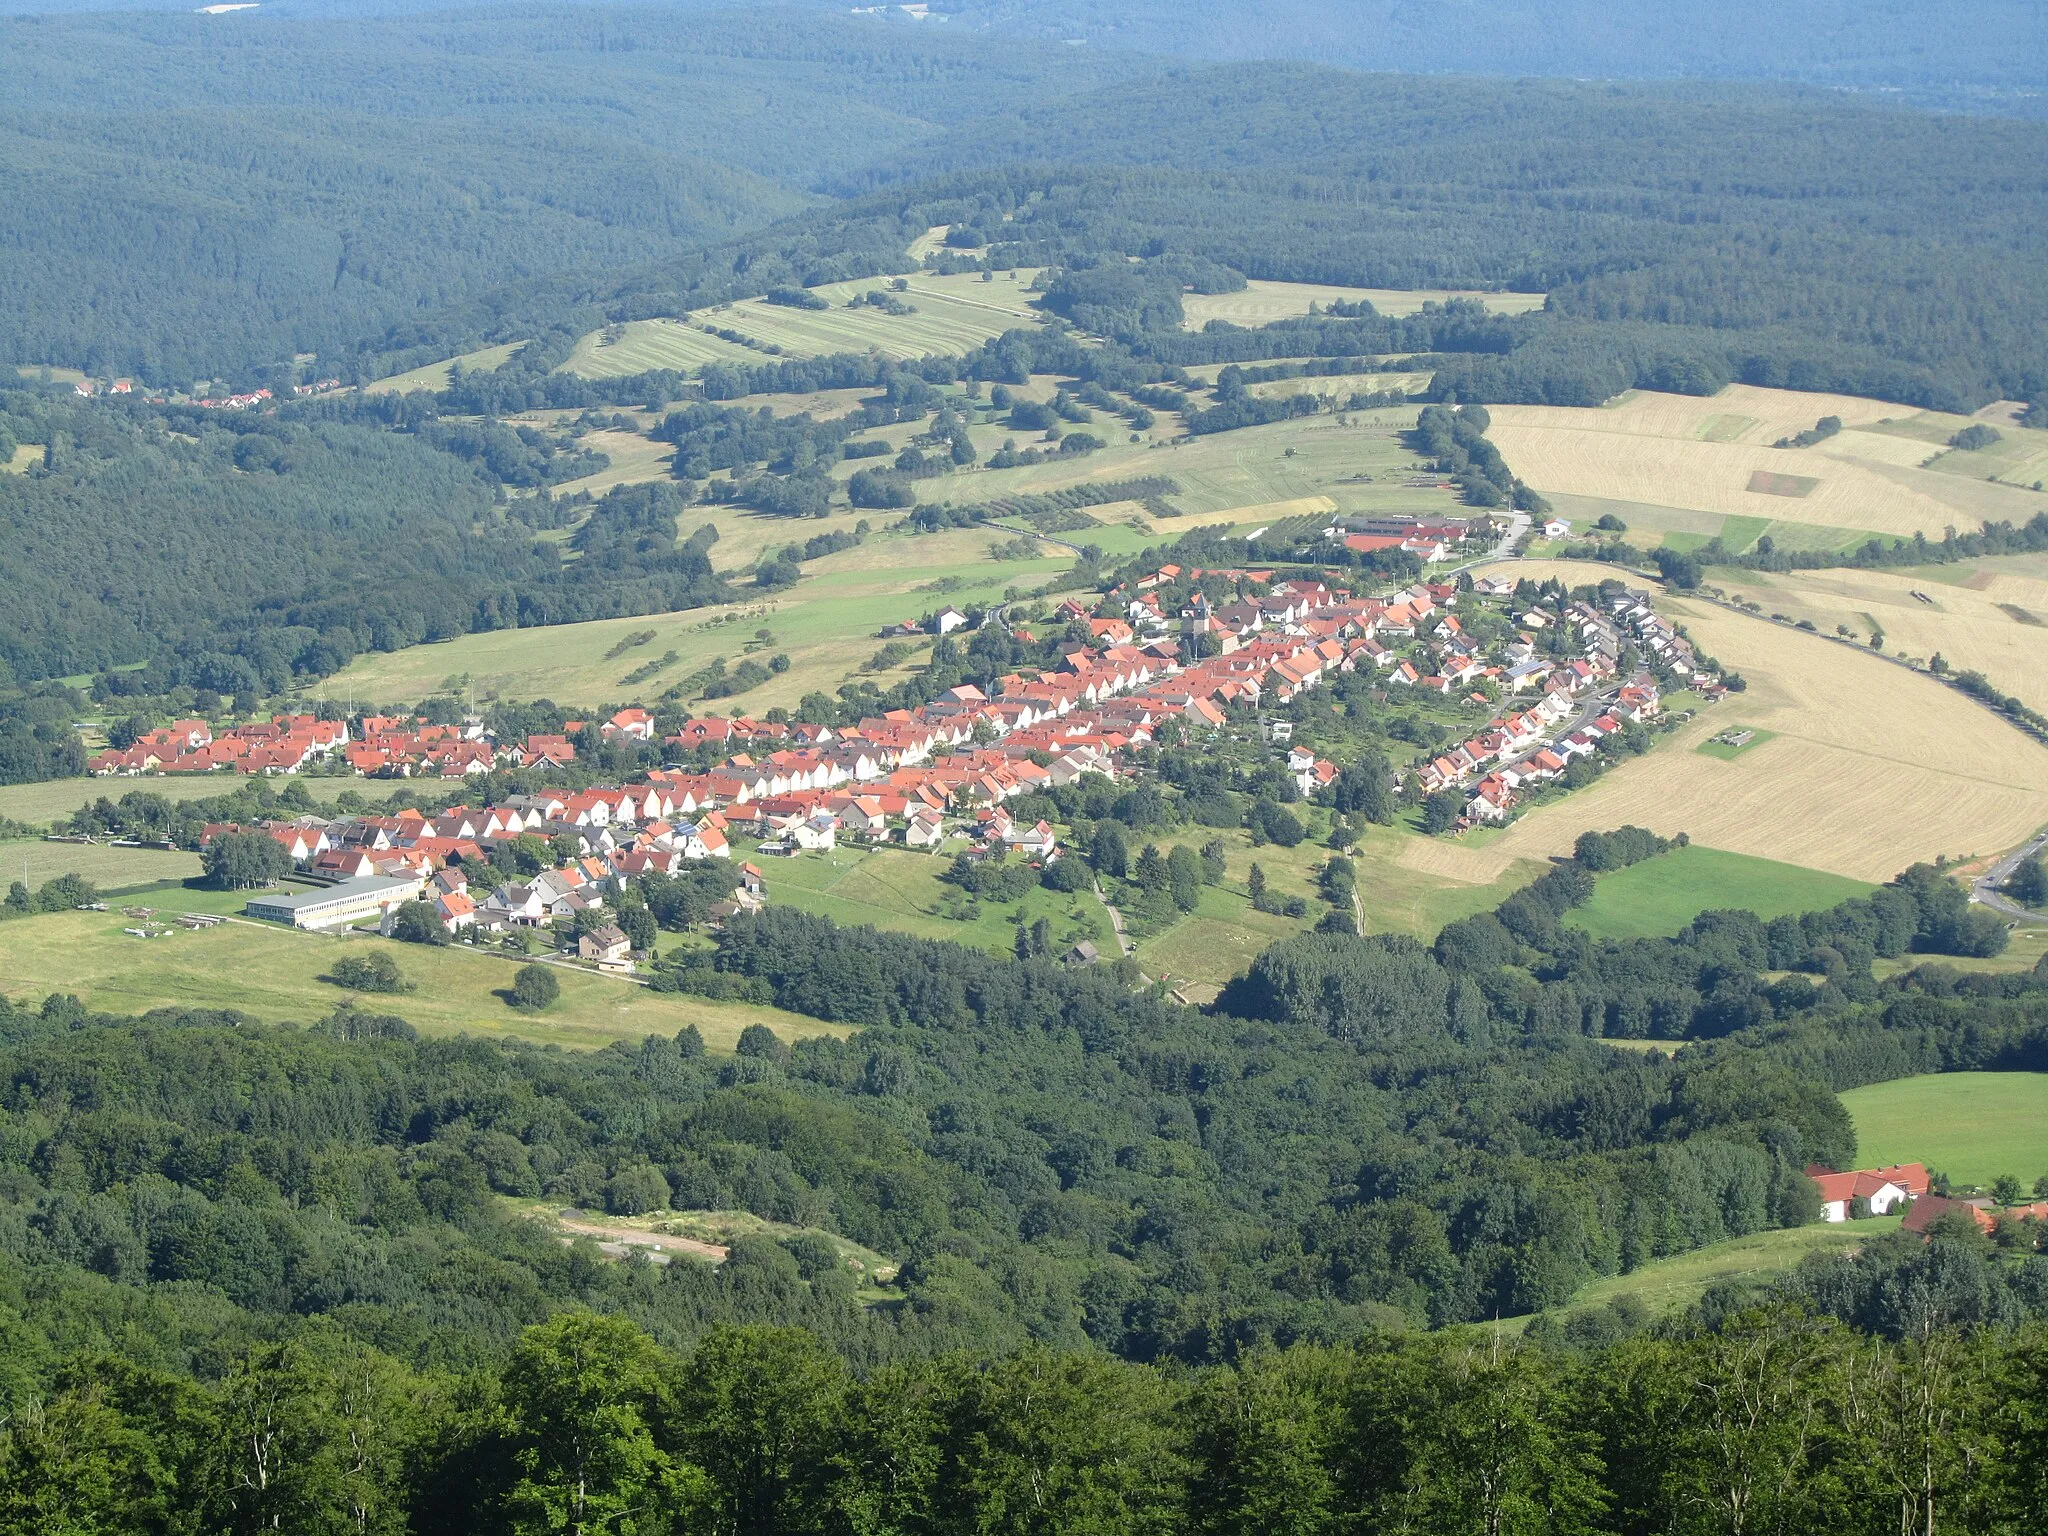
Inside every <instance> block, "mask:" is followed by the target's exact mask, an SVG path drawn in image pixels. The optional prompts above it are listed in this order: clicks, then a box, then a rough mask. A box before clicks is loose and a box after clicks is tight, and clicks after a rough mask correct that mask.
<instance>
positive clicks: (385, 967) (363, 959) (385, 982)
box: [334, 950, 412, 992]
mask: <svg viewBox="0 0 2048 1536" xmlns="http://www.w3.org/2000/svg"><path fill="white" fill-rule="evenodd" d="M334 981H335V985H337V986H342V987H347V988H348V989H349V990H350V991H351V992H410V991H411V990H412V983H411V982H409V981H407V980H406V979H405V975H404V973H403V972H402V971H400V970H399V969H398V962H397V961H396V960H394V959H392V958H391V957H390V956H389V955H387V954H385V953H384V952H383V951H382V950H375V951H373V952H371V953H370V954H367V955H347V956H344V957H343V958H342V959H340V960H337V961H336V962H335V965H334Z"/></svg>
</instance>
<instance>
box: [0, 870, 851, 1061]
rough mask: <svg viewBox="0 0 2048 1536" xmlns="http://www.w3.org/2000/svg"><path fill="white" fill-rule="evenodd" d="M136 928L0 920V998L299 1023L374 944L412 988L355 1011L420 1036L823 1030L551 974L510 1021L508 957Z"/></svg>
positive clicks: (168, 911)
mask: <svg viewBox="0 0 2048 1536" xmlns="http://www.w3.org/2000/svg"><path fill="white" fill-rule="evenodd" d="M136 899H137V900H138V901H143V902H145V903H146V904H147V905H149V906H152V907H154V908H156V909H157V913H158V919H157V920H158V921H165V920H169V919H174V918H175V917H176V916H177V915H178V914H180V913H184V912H229V913H238V912H240V910H241V908H242V904H243V903H244V902H245V901H247V899H248V897H247V894H246V893H228V892H214V891H200V890H185V889H178V888H172V889H168V890H162V891H157V892H154V893H152V894H150V895H149V896H147V897H138V898H136ZM135 923H136V919H134V918H131V917H126V916H123V915H122V913H121V912H120V911H119V909H118V907H117V908H116V909H114V910H111V911H107V912H57V913H50V914H47V915H45V916H41V917H24V918H15V919H13V920H12V921H8V922H0V993H5V994H6V995H7V996H9V997H13V998H16V999H23V998H26V999H30V1000H40V999H41V998H44V997H47V996H49V995H50V994H51V993H53V992H64V993H71V994H74V995H76V996H77V997H78V998H79V999H80V1000H81V1001H83V1002H84V1003H86V1004H87V1005H88V1006H90V1007H93V1008H97V1009H102V1010H105V1011H106V1012H109V1013H119V1014H133V1013H142V1012H145V1011H147V1010H149V1009H152V1008H235V1009H240V1010H241V1011H243V1012H245V1013H249V1014H252V1015H254V1016H255V1017H257V1018H259V1019H262V1020H264V1021H266V1022H270V1023H275V1022H278V1021H281V1020H286V1019H291V1020H296V1021H298V1022H300V1023H310V1022H312V1021H313V1020H315V1019H318V1018H322V1017H325V1016H326V1015H327V1014H329V1013H331V1012H332V1011H333V1009H334V1006H335V1004H336V1003H338V1002H339V1001H340V1000H341V999H342V998H343V997H345V996H347V995H348V994H347V993H345V992H344V991H343V990H342V989H341V988H339V987H336V986H334V985H333V984H332V983H329V982H325V981H322V980H321V979H320V977H321V976H323V975H324V974H326V973H327V971H328V969H329V968H330V967H331V966H332V965H333V964H334V962H335V961H336V960H337V959H339V958H340V957H341V956H343V955H345V954H351V953H353V954H361V953H365V952H367V950H368V948H369V947H371V946H376V945H381V946H384V947H385V949H386V951H387V952H388V953H390V954H391V955H393V956H394V958H396V959H397V961H398V964H399V968H400V969H401V970H402V971H403V972H404V973H405V975H406V977H407V979H409V980H411V981H412V982H414V983H415V984H416V988H417V990H415V991H413V992H410V993H407V994H405V995H403V996H394V997H369V998H364V999H363V1004H364V1006H365V1007H368V1008H371V1009H374V1010H375V1011H378V1012H384V1013H395V1014H398V1015H400V1016H401V1017H403V1018H405V1019H407V1020H409V1021H411V1023H412V1024H413V1025H414V1026H415V1027H417V1028H418V1029H419V1030H420V1031H421V1032H422V1033H428V1034H456V1033H462V1032H466V1033H469V1034H479V1035H508V1036H509V1035H517V1036H519V1037H521V1038H523V1039H527V1040H532V1041H536V1042H538V1043H541V1044H555V1045H565V1046H576V1047H584V1048H594V1047H597V1046H601V1045H605V1044H607V1043H609V1042H610V1041H612V1040H618V1039H628V1040H636V1039H639V1038H641V1037H642V1036H644V1035H649V1034H661V1035H673V1034H674V1033H675V1032H676V1031H677V1030H679V1029H681V1028H682V1027H683V1026H684V1025H685V1024H695V1025H696V1026H697V1028H698V1030H699V1031H700V1032H701V1033H702V1034H703V1036H704V1041H705V1044H706V1045H707V1046H709V1047H710V1048H711V1049H713V1050H720V1051H729V1050H731V1049H732V1047H733V1045H734V1043H735V1042H737V1040H738V1039H739V1034H740V1031H741V1030H742V1029H744V1028H746V1026H747V1025H749V1024H757V1023H758V1024H767V1025H769V1026H770V1027H771V1028H773V1029H774V1030H775V1031H776V1032H777V1033H778V1034H781V1035H783V1036H784V1037H786V1038H790V1039H794V1038H797V1037H799V1036H801V1035H804V1034H815V1033H818V1032H820V1031H821V1030H824V1029H826V1026H824V1025H821V1024H819V1023H817V1022H816V1021H815V1020H811V1019H805V1018H800V1017H798V1016H797V1015H795V1014H789V1013H783V1012H781V1011H780V1010H778V1009H774V1008H762V1007H755V1006H752V1005H748V1004H739V1003H714V1002H709V1001H707V1000H705V999H703V998H695V997H687V996H683V995H680V994H674V993H659V992H654V991H650V990H649V989H648V988H646V987H641V986H636V985H634V984H633V983H632V982H630V981H626V980H623V979H621V978H618V977H612V976H599V975H597V974H596V973H594V972H590V971H583V970H578V969H575V968H573V967H566V966H564V967H558V968H557V975H558V976H559V979H560V981H561V983H562V996H561V1000H560V1001H559V1002H557V1003H556V1004H555V1005H554V1006H553V1007H551V1008H549V1009H547V1010H546V1011H545V1012H542V1013H538V1014H532V1015H527V1014H522V1013H519V1012H517V1011H515V1010H514V1009H512V1008H511V1007H510V1006H509V1005H507V1004H506V1003H505V1002H504V1001H503V999H502V998H500V997H499V996H498V995H497V994H498V993H499V992H500V991H502V990H503V989H504V988H506V987H508V986H509V985H510V984H511V980H512V975H513V970H514V965H515V961H516V957H513V956H510V955H501V954H498V953H492V952H489V951H484V950H479V949H472V948H470V947H468V946H466V945H448V946H446V947H444V948H428V947H426V946H422V945H412V944H396V943H392V942H390V941H388V940H385V939H379V938H376V937H374V936H353V935H352V936H334V935H326V934H313V933H302V932H297V931H294V930H292V929H288V928H283V927H280V926H278V925H276V924H272V923H258V922H253V921H250V920H248V919H244V918H239V917H237V918H234V919H233V920H231V921H229V922H227V923H224V924H222V925H220V926H219V927H216V928H210V929H204V930H198V931H188V930H186V929H182V928H172V929H171V931H170V933H169V934H168V936H166V937H163V938H155V939H139V938H135V937H133V936H131V935H129V934H127V933H124V932H123V931H122V930H123V929H124V928H127V927H131V926H134V925H135Z"/></svg>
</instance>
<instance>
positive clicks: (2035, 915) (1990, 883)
mask: <svg viewBox="0 0 2048 1536" xmlns="http://www.w3.org/2000/svg"><path fill="white" fill-rule="evenodd" d="M2043 848H2048V831H2044V832H2039V833H2036V834H2035V836H2034V839H2033V841H2032V842H2030V843H2028V844H2026V845H2025V846H2024V847H2022V848H2017V849H2015V850H2013V851H2012V852H2011V853H2008V854H2007V855H2006V856H2005V857H2004V858H2002V859H2000V860H1999V861H1998V862H1997V863H1996V864H1994V865H1992V866H1991V867H1990V868H1989V869H1987V870H1985V871H1984V873H1983V874H1981V875H1979V876H1978V877H1977V878H1976V880H1975V881H1974V882H1972V884H1971V886H1970V899H1971V900H1972V901H1981V902H1982V903H1984V905H1985V906H1987V907H1989V908H1990V909H1991V910H1992V911H1994V912H1996V913H1999V914H2000V915H2001V916H2004V917H2010V918H2014V919H2016V920H2017V921H2019V922H2023V923H2040V922H2048V916H2044V915H2043V914H2041V913H2039V912H2030V911H2028V910H2027V909H2026V908H2025V907H2023V906H2021V905H2020V904H2019V903H2018V902H2016V901H2012V900H2009V899H2008V898H2006V897H2004V896H2001V895H2000V894H1999V887H2000V886H2002V885H2004V884H2005V882H2006V881H2008V880H2010V879H2011V878H2012V872H2013V871H2014V870H2016V869H2018V868H2019V867H2020V865H2021V863H2022V862H2024V861H2025V860H2027V859H2038V858H2039V857H2040V856H2041V850H2042V849H2043Z"/></svg>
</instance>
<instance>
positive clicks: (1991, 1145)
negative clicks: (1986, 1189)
mask: <svg viewBox="0 0 2048 1536" xmlns="http://www.w3.org/2000/svg"><path fill="white" fill-rule="evenodd" d="M1841 1100H1842V1104H1843V1106H1844V1107H1845V1108H1846V1109H1847V1110H1848V1111H1849V1118H1850V1119H1852V1120H1853V1121H1855V1123H1856V1160H1857V1162H1858V1164H1859V1165H1861V1166H1863V1167H1866V1168H1877V1167H1883V1166H1886V1165H1888V1164H1891V1163H1925V1164H1926V1165H1927V1166H1928V1167H1929V1168H1934V1169H1939V1170H1940V1171H1941V1172H1943V1173H1946V1174H1947V1175H1948V1176H1949V1177H1950V1178H1951V1179H1954V1180H1955V1181H1956V1182H1957V1183H1959V1184H1977V1185H1988V1184H1989V1183H1990V1182H1991V1181H1992V1180H1993V1179H1995V1178H1997V1177H1998V1176H1999V1175H2000V1174H2005V1173H2010V1174H2014V1175H2016V1176H2017V1177H2018V1178H2019V1180H2020V1182H2021V1183H2022V1184H2023V1185H2025V1186H2027V1187H2028V1188H2029V1189H2031V1188H2032V1187H2033V1183H2034V1180H2036V1179H2037V1178H2040V1177H2041V1176H2042V1175H2043V1174H2048V1072H1942V1073H1937V1074H1934V1075H1931V1076H1927V1077H1905V1078H1899V1079H1897V1080H1896V1081H1893V1082H1889V1083H1872V1084H1870V1085H1869V1086H1868V1087H1866V1088H1851V1089H1850V1090H1848V1091H1847V1092H1846V1093H1844V1094H1842V1095H1841Z"/></svg>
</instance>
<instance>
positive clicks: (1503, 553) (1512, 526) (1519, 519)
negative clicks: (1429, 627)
mask: <svg viewBox="0 0 2048 1536" xmlns="http://www.w3.org/2000/svg"><path fill="white" fill-rule="evenodd" d="M1533 521H1534V519H1532V518H1531V517H1530V516H1529V514H1528V513H1526V512H1511V513H1509V514H1508V531H1507V532H1506V533H1505V534H1503V535H1502V536H1501V541H1500V542H1499V543H1498V544H1496V545H1494V546H1493V548H1492V549H1490V550H1488V551H1487V552H1486V553H1485V554H1483V555H1478V556H1475V557H1474V558H1473V559H1470V560H1467V561H1466V562H1465V563H1464V564H1463V565H1454V566H1452V567H1451V568H1450V570H1448V571H1446V572H1445V573H1444V574H1445V575H1447V576H1449V577H1450V578H1451V579H1452V580H1453V581H1455V580H1456V579H1457V578H1458V575H1459V573H1460V572H1463V571H1469V570H1472V569H1474V568H1475V567H1477V566H1482V565H1493V564H1496V563H1498V562H1499V561H1502V560H1508V559H1512V558H1513V554H1514V548H1515V541H1516V540H1517V539H1519V538H1521V536H1522V535H1523V534H1525V533H1527V532H1528V531H1529V528H1530V525H1531V524H1532V522H1533ZM1423 574H1424V576H1425V578H1426V579H1429V580H1436V579H1438V578H1436V577H1431V576H1429V573H1428V572H1424V573H1423Z"/></svg>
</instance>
